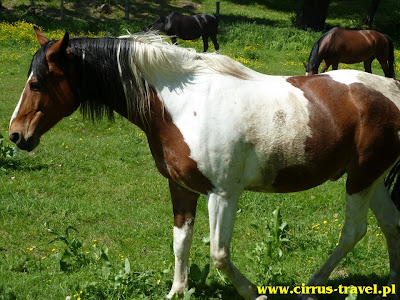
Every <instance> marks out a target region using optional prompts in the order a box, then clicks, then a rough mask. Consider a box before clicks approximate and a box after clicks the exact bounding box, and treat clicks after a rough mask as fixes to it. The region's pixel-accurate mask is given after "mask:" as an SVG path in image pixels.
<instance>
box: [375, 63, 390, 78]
mask: <svg viewBox="0 0 400 300" xmlns="http://www.w3.org/2000/svg"><path fill="white" fill-rule="evenodd" d="M378 61H379V64H380V65H381V67H382V70H383V73H385V77H388V78H391V77H393V76H392V74H391V72H390V70H389V64H388V61H387V60H386V59H378Z"/></svg>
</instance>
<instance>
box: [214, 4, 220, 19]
mask: <svg viewBox="0 0 400 300" xmlns="http://www.w3.org/2000/svg"><path fill="white" fill-rule="evenodd" d="M219 4H220V2H219V1H217V3H216V6H217V8H216V11H215V17H216V18H217V23H219Z"/></svg>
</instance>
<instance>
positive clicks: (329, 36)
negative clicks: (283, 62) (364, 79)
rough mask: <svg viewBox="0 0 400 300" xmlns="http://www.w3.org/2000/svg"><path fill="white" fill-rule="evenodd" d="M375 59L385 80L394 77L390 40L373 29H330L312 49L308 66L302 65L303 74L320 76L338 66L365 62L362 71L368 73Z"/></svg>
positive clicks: (392, 50)
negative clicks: (304, 70) (319, 70)
mask: <svg viewBox="0 0 400 300" xmlns="http://www.w3.org/2000/svg"><path fill="white" fill-rule="evenodd" d="M375 58H376V59H377V60H378V61H379V63H380V64H381V66H382V70H383V72H384V73H385V76H386V77H391V78H394V77H395V74H394V49H393V41H392V39H391V38H390V37H389V36H388V35H386V34H382V33H379V32H377V31H375V30H344V29H341V28H337V27H335V28H333V29H331V30H330V31H328V32H326V33H325V34H324V35H323V36H321V37H320V38H319V39H318V41H317V42H316V43H315V44H314V47H313V48H312V50H311V53H310V57H309V59H308V64H304V66H305V68H306V75H313V74H318V68H319V65H320V64H321V62H322V60H324V65H323V67H322V70H321V73H323V72H325V71H327V70H328V68H329V67H330V66H332V69H333V70H337V68H338V65H339V63H346V64H355V63H359V62H364V69H365V72H368V73H371V64H372V61H373V60H374V59H375Z"/></svg>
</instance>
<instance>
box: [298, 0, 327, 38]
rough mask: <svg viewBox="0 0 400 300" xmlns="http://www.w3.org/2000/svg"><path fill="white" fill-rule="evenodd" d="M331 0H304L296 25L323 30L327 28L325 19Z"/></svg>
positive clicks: (302, 27)
mask: <svg viewBox="0 0 400 300" xmlns="http://www.w3.org/2000/svg"><path fill="white" fill-rule="evenodd" d="M330 2H331V0H304V2H303V10H302V11H301V12H299V14H298V15H297V18H296V27H298V28H301V29H308V28H310V29H312V30H316V31H321V30H324V29H325V20H326V16H327V14H328V6H329V3H330Z"/></svg>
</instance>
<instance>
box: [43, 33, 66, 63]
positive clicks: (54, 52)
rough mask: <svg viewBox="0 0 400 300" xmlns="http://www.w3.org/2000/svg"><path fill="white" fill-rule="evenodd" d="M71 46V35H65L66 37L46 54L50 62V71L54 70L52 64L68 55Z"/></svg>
mask: <svg viewBox="0 0 400 300" xmlns="http://www.w3.org/2000/svg"><path fill="white" fill-rule="evenodd" d="M68 44H69V34H68V32H66V33H65V35H64V37H63V38H62V39H60V40H58V41H57V42H55V43H54V44H53V45H52V46H51V47H50V49H49V50H48V51H47V53H46V58H47V60H48V62H49V69H50V70H51V69H52V63H54V62H56V61H57V60H58V59H59V58H60V56H62V55H63V54H66V53H67V48H68Z"/></svg>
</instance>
